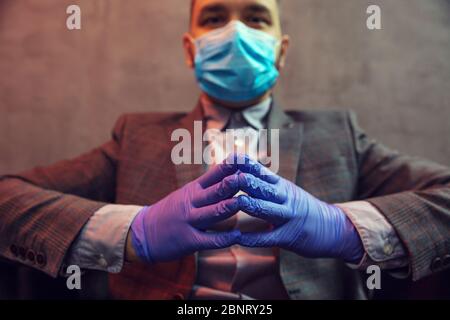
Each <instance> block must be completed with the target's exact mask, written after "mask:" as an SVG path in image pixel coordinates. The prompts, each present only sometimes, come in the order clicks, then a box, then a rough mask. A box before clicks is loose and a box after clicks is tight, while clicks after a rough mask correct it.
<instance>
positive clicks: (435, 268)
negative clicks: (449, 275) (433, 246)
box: [431, 258, 442, 272]
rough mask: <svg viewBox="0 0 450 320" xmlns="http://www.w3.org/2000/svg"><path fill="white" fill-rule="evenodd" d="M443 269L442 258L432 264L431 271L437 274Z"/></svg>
mask: <svg viewBox="0 0 450 320" xmlns="http://www.w3.org/2000/svg"><path fill="white" fill-rule="evenodd" d="M441 268H442V260H441V258H436V259H434V260H433V262H432V263H431V271H433V272H436V271H438V270H439V269H441Z"/></svg>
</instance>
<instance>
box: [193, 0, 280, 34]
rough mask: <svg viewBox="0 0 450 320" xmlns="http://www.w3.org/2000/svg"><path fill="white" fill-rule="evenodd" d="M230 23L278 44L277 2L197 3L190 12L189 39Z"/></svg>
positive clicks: (212, 0) (219, 0) (216, 0)
mask: <svg viewBox="0 0 450 320" xmlns="http://www.w3.org/2000/svg"><path fill="white" fill-rule="evenodd" d="M232 20H239V21H241V22H242V23H245V24H246V25H247V26H248V27H250V28H254V29H258V30H261V31H264V32H267V33H269V34H271V35H273V36H275V37H276V38H278V39H280V40H281V24H280V13H279V8H278V3H277V0H196V1H195V4H194V6H193V8H192V16H191V26H190V27H191V35H192V36H193V37H194V38H197V37H199V36H201V35H203V34H205V33H207V32H209V31H211V30H213V29H217V28H221V27H224V26H226V25H227V24H228V23H229V22H230V21H232Z"/></svg>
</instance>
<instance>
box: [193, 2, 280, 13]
mask: <svg viewBox="0 0 450 320" xmlns="http://www.w3.org/2000/svg"><path fill="white" fill-rule="evenodd" d="M192 5H193V9H195V10H202V8H205V7H210V6H217V5H223V6H228V5H236V6H240V7H243V8H245V7H247V6H252V5H259V6H263V7H266V8H267V9H269V10H270V11H272V10H277V9H278V0H193V1H192Z"/></svg>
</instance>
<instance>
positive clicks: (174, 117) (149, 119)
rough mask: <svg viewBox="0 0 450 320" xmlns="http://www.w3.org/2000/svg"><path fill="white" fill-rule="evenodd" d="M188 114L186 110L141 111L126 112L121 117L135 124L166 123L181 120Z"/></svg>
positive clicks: (130, 123) (129, 123) (128, 122)
mask: <svg viewBox="0 0 450 320" xmlns="http://www.w3.org/2000/svg"><path fill="white" fill-rule="evenodd" d="M186 114H187V113H186V112H141V113H126V114H123V115H122V116H121V117H120V118H121V119H123V121H126V122H127V124H128V125H133V126H143V125H144V126H146V125H165V124H170V123H174V122H177V121H179V120H180V119H181V118H183V117H185V116H186Z"/></svg>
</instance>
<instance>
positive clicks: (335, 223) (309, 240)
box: [239, 163, 364, 263]
mask: <svg viewBox="0 0 450 320" xmlns="http://www.w3.org/2000/svg"><path fill="white" fill-rule="evenodd" d="M251 165H252V166H253V167H254V169H253V171H258V169H257V167H258V166H261V165H260V164H256V163H252V164H251ZM241 167H242V166H241ZM242 171H243V170H242ZM273 178H274V179H275V180H276V182H275V183H272V184H270V183H267V182H265V181H263V180H261V179H259V178H257V177H255V176H254V175H251V174H246V173H240V174H239V185H240V187H241V189H242V190H243V191H244V192H246V193H247V194H248V195H249V196H240V197H239V206H240V207H241V208H242V210H243V211H244V212H246V213H248V214H249V215H251V216H254V217H256V218H260V219H264V220H266V221H268V222H270V223H271V224H272V225H273V226H274V229H273V230H271V231H268V232H264V233H248V234H242V236H241V240H240V244H241V245H244V246H248V247H281V248H283V249H286V250H290V251H293V252H295V253H297V254H299V255H301V256H304V257H309V258H319V257H323V258H342V259H344V260H345V261H346V262H351V263H357V262H359V261H360V260H361V259H362V257H363V254H364V249H363V245H362V242H361V239H360V237H359V234H358V232H357V231H356V229H355V227H354V225H353V224H352V222H351V221H350V219H348V217H347V216H346V214H345V213H344V212H343V211H342V210H341V209H340V208H338V207H337V206H335V205H331V204H327V203H325V202H322V201H320V200H318V199H316V198H315V197H313V196H312V195H311V194H309V193H307V192H306V191H304V190H302V189H301V188H300V187H298V186H296V185H295V184H293V183H291V182H290V181H287V180H285V179H283V178H281V177H279V176H276V175H273Z"/></svg>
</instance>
